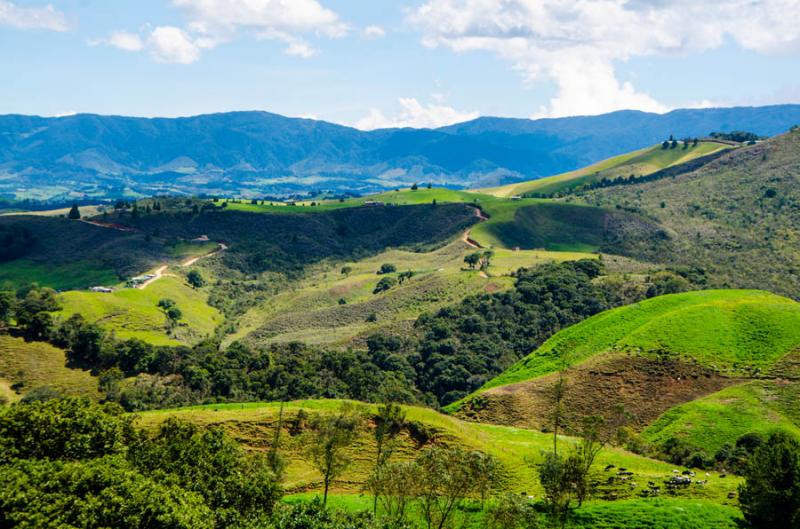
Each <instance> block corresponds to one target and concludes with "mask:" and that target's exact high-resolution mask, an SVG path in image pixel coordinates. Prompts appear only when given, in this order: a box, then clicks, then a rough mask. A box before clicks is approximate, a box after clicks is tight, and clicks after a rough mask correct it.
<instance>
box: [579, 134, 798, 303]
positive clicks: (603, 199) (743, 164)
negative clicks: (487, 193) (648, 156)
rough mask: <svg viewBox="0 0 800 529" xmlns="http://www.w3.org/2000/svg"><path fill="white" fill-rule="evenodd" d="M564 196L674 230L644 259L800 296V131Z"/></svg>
mask: <svg viewBox="0 0 800 529" xmlns="http://www.w3.org/2000/svg"><path fill="white" fill-rule="evenodd" d="M565 200H569V201H573V202H579V203H583V204H590V205H593V206H600V207H607V208H621V209H623V210H628V211H636V212H639V213H640V214H642V215H645V216H647V217H648V218H651V219H653V221H655V222H657V223H658V224H660V225H661V226H663V228H664V229H665V230H666V231H667V232H668V233H669V234H670V240H671V244H670V245H669V247H664V248H662V249H660V250H658V251H654V250H653V249H652V248H649V247H648V244H647V243H643V242H638V243H632V244H633V245H634V246H635V247H636V248H634V249H632V251H633V252H634V253H637V255H639V256H640V257H641V258H642V259H645V260H652V261H658V262H664V263H673V264H677V263H680V264H687V265H693V266H699V267H702V268H704V269H706V270H707V271H708V272H709V273H710V276H711V281H712V285H714V286H717V287H722V288H730V287H734V288H762V289H767V290H770V291H773V292H776V293H779V294H784V295H788V296H791V297H794V298H800V273H798V271H800V252H798V250H797V248H798V241H800V130H798V131H795V132H792V133H787V134H784V135H781V136H778V137H776V138H773V139H770V140H767V141H765V142H762V143H759V144H758V145H754V146H749V147H743V148H740V149H737V150H735V151H733V152H730V153H728V154H725V155H724V156H722V157H720V158H719V159H717V160H714V161H712V162H710V163H708V164H706V165H705V166H703V167H702V168H700V169H698V170H696V171H693V172H690V173H686V174H682V175H678V176H676V177H674V178H664V179H660V180H656V181H653V182H647V183H640V184H633V185H623V186H614V187H609V188H604V189H596V190H592V191H588V192H583V193H578V194H577V196H576V197H568V198H566V199H565Z"/></svg>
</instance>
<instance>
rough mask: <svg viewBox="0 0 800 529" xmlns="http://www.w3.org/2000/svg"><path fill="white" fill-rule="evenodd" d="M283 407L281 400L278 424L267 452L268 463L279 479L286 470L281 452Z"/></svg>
mask: <svg viewBox="0 0 800 529" xmlns="http://www.w3.org/2000/svg"><path fill="white" fill-rule="evenodd" d="M283 407H284V403H283V401H281V407H280V410H278V424H276V425H275V433H274V435H273V436H272V446H270V447H269V452H268V453H267V464H268V465H269V468H270V469H271V470H272V473H273V474H275V478H276V479H277V480H278V481H280V480H281V479H283V474H284V471H285V470H286V459H285V458H284V457H283V455H281V452H280V450H281V435H282V434H283Z"/></svg>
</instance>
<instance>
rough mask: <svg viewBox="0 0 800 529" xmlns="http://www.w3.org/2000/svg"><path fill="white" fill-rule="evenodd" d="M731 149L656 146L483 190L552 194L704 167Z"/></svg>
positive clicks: (715, 144) (703, 143)
mask: <svg viewBox="0 0 800 529" xmlns="http://www.w3.org/2000/svg"><path fill="white" fill-rule="evenodd" d="M730 148H731V145H727V144H724V143H720V142H714V141H701V142H700V143H698V144H697V145H696V146H695V145H691V144H690V145H689V147H687V148H686V149H684V148H683V147H677V148H675V149H663V148H662V146H661V145H656V146H653V147H649V148H646V149H641V150H638V151H634V152H630V153H626V154H621V155H619V156H614V157H613V158H609V159H607V160H603V161H601V162H598V163H596V164H592V165H590V166H588V167H583V168H581V169H578V170H577V171H570V172H568V173H564V174H560V175H556V176H548V177H545V178H540V179H538V180H533V181H529V182H520V183H518V184H509V185H506V186H502V187H495V188H489V189H484V190H482V191H483V192H484V193H488V194H490V195H494V196H498V197H511V196H520V195H552V194H554V193H558V192H563V191H567V190H570V189H574V188H576V187H580V186H585V185H587V184H592V183H595V182H600V181H602V180H603V179H609V180H614V179H616V178H624V179H628V178H630V177H634V178H641V177H643V176H648V175H652V174H653V173H656V172H658V171H663V170H664V169H668V168H670V167H675V166H678V165H682V164H687V163H688V162H691V161H696V162H697V163H699V164H702V163H705V162H706V161H710V160H712V159H714V158H716V157H717V156H719V155H720V154H722V152H723V151H726V150H728V149H730Z"/></svg>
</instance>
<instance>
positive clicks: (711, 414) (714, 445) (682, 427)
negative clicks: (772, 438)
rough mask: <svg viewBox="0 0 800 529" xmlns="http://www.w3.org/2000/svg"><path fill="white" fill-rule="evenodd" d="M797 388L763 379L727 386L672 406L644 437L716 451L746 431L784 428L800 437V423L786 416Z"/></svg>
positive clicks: (643, 434)
mask: <svg viewBox="0 0 800 529" xmlns="http://www.w3.org/2000/svg"><path fill="white" fill-rule="evenodd" d="M787 386H794V387H787ZM797 391H798V388H797V384H788V383H786V382H783V383H780V384H779V383H776V382H774V381H762V380H758V381H752V382H747V383H744V384H740V385H737V386H733V387H730V388H726V389H724V390H722V391H720V392H718V393H714V394H712V395H709V396H707V397H704V398H701V399H698V400H695V401H692V402H688V403H686V404H683V405H681V406H677V407H675V408H672V409H671V410H669V411H667V412H666V413H664V414H663V415H662V416H661V417H659V418H658V420H656V421H655V422H654V423H653V424H651V425H650V426H649V427H648V428H646V429H645V430H644V431H643V432H642V437H643V438H644V439H645V440H647V441H649V442H652V443H658V444H660V443H662V442H664V441H665V440H667V439H669V438H670V437H679V438H682V439H685V440H686V441H688V442H689V443H690V444H691V445H692V446H699V447H703V448H704V449H705V450H707V451H708V453H715V452H716V451H717V450H719V448H720V447H722V445H724V444H726V443H730V444H734V443H735V442H736V440H737V439H738V438H739V437H741V436H742V435H744V434H746V433H761V434H768V433H770V432H771V431H773V430H776V429H782V430H786V431H790V432H793V433H794V434H795V435H797V436H798V437H800V424H798V423H797V422H795V420H792V418H791V417H790V416H787V415H785V412H786V411H787V410H786V408H787V406H786V404H787V399H786V398H785V397H787V396H789V395H791V396H792V397H794V398H796V396H797V395H796V393H797ZM782 397H784V398H782ZM791 400H794V399H791ZM796 403H797V401H796V400H794V404H793V405H791V407H793V408H796Z"/></svg>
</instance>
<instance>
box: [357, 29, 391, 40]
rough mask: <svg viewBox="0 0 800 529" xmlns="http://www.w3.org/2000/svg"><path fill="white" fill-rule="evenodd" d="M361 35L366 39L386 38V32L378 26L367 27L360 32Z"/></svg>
mask: <svg viewBox="0 0 800 529" xmlns="http://www.w3.org/2000/svg"><path fill="white" fill-rule="evenodd" d="M361 34H362V35H363V36H364V38H366V39H379V38H381V37H384V36H386V30H384V29H383V28H382V27H380V26H367V27H365V28H364V31H362V32H361Z"/></svg>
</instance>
